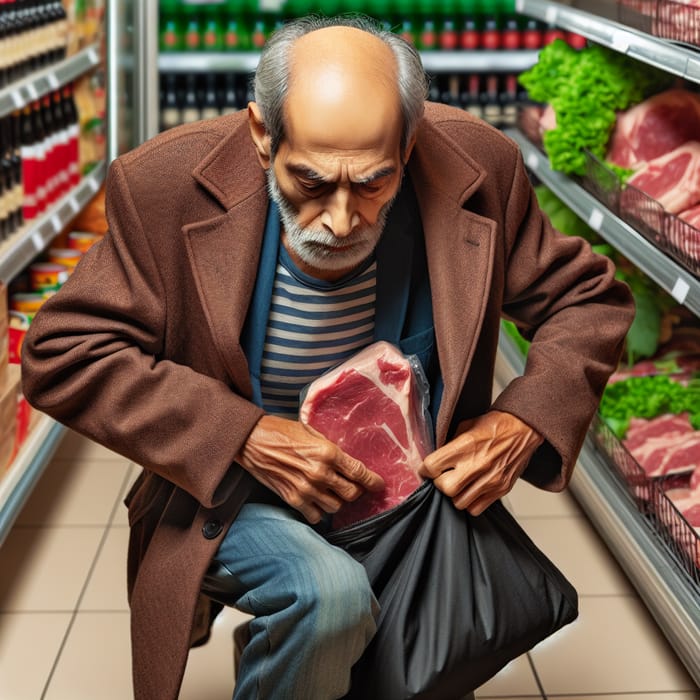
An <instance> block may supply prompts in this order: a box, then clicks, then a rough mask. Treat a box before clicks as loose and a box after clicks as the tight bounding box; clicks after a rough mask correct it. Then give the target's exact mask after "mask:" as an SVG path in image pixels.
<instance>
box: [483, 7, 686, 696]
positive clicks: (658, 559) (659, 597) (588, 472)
mask: <svg viewBox="0 0 700 700" xmlns="http://www.w3.org/2000/svg"><path fill="white" fill-rule="evenodd" d="M516 9H517V11H518V12H520V13H522V14H526V15H529V16H532V17H534V18H536V19H541V20H543V21H545V22H547V23H550V24H555V25H557V26H559V27H561V28H562V29H566V30H569V31H573V32H576V33H578V34H581V35H583V36H585V37H587V38H588V39H589V40H591V41H593V42H595V43H598V44H602V45H604V46H607V47H608V48H610V49H613V50H615V51H617V52H619V53H624V54H626V55H628V56H630V57H631V58H634V59H636V60H639V61H642V62H644V63H647V64H649V65H652V66H654V67H656V68H660V69H662V70H665V71H667V72H669V73H673V74H675V75H678V76H680V77H682V78H685V79H686V80H689V81H692V82H697V83H700V53H698V52H695V51H692V50H690V49H688V48H685V47H683V46H679V45H676V44H673V43H671V42H668V41H665V40H663V39H657V38H655V37H652V36H649V35H647V34H644V33H642V32H638V31H636V30H634V29H630V28H629V27H626V26H625V25H622V24H619V23H618V22H616V21H614V20H611V19H607V18H605V17H599V16H597V15H594V14H591V13H589V12H586V11H583V10H580V9H578V8H575V7H571V6H569V5H564V4H559V3H555V2H548V1H547V0H516ZM507 133H508V135H509V136H510V137H511V138H513V139H514V140H515V141H516V142H517V143H518V145H519V146H520V148H521V150H522V152H523V157H524V159H525V163H526V165H527V166H528V168H529V169H530V170H531V171H532V172H533V173H535V175H536V176H537V177H538V178H539V179H540V181H542V182H543V183H544V184H545V185H547V186H548V187H549V188H550V189H551V190H552V191H553V192H554V193H555V194H556V195H557V196H558V197H559V198H560V199H561V200H562V201H564V202H565V203H566V204H567V205H568V206H569V207H570V208H571V209H572V210H573V211H574V212H576V214H577V215H578V216H579V217H581V218H582V219H583V220H584V221H586V222H587V223H588V224H589V225H590V226H591V228H593V229H594V230H595V231H597V232H598V233H599V234H600V235H601V237H603V238H605V239H606V240H607V241H608V242H609V243H610V244H611V245H613V246H614V247H615V248H616V249H617V250H619V251H620V252H621V253H622V254H623V255H625V256H626V257H627V258H628V259H629V260H631V261H632V262H633V263H635V264H636V265H637V266H638V267H639V268H640V269H641V270H643V271H644V272H645V273H646V274H647V275H648V276H649V277H650V278H652V279H653V280H654V281H655V282H656V283H657V284H659V285H660V286H661V287H662V288H663V289H665V290H666V291H667V292H669V293H670V294H671V295H672V296H673V297H674V298H675V299H676V301H678V302H679V303H680V304H683V305H685V306H686V307H687V308H688V309H690V310H691V311H692V312H693V313H694V314H696V315H697V316H699V317H700V281H699V280H698V279H697V278H696V277H694V276H693V275H692V274H691V273H690V272H688V271H686V270H685V269H684V268H683V267H682V266H680V265H678V264H677V263H676V262H675V261H673V260H671V259H670V258H669V257H668V256H667V255H666V254H665V253H663V252H662V251H660V250H659V249H657V248H656V247H654V245H653V244H651V243H650V242H649V241H648V240H647V239H646V238H644V237H643V236H642V235H641V234H639V233H638V232H637V231H635V230H634V228H632V227H631V226H629V225H628V224H627V223H625V222H624V221H622V220H621V219H619V218H618V217H617V216H615V215H614V214H613V213H612V212H610V211H609V210H607V209H606V208H605V206H604V205H603V204H601V203H600V202H599V201H598V200H597V199H596V198H595V197H593V196H592V195H591V194H589V193H588V192H587V191H586V190H584V189H583V188H582V187H580V186H579V185H578V184H576V183H575V182H573V181H572V180H570V179H569V178H567V177H566V176H565V175H563V174H562V173H559V172H556V171H553V170H552V169H551V168H550V166H549V161H548V159H547V157H546V156H545V155H544V154H542V153H541V152H540V151H539V150H538V149H537V148H536V147H535V146H534V145H533V144H532V143H530V142H529V141H528V140H527V139H526V138H525V137H524V136H523V135H522V134H521V133H520V132H518V131H515V130H509V131H508V132H507ZM523 368H524V359H523V357H522V355H520V354H519V352H518V350H517V349H516V348H515V346H514V344H513V342H512V341H511V340H510V339H509V338H508V337H507V336H505V335H502V337H501V339H500V343H499V357H498V362H497V367H496V372H497V381H499V383H501V385H504V384H505V383H507V382H509V381H511V380H512V379H513V378H514V377H515V376H517V375H518V374H520V373H522V371H523ZM570 486H571V491H572V493H573V494H574V495H575V497H576V498H577V500H578V501H579V503H580V504H581V506H582V507H583V509H584V510H585V511H586V512H587V514H588V516H589V517H590V519H591V522H592V523H593V525H594V526H595V527H596V529H597V530H598V532H599V533H600V535H601V537H602V538H603V539H604V540H605V541H606V543H607V544H608V546H609V547H610V549H611V551H612V552H613V554H614V555H615V557H616V558H617V560H618V561H619V563H620V565H621V566H622V567H623V569H624V570H625V571H626V573H627V575H628V576H629V577H630V580H631V581H632V582H633V584H634V585H635V587H636V589H637V590H638V592H639V594H640V597H641V598H642V600H643V601H644V602H645V604H646V605H647V607H648V608H649V611H650V613H651V614H652V615H653V617H654V618H655V619H656V621H657V623H658V624H659V627H660V629H661V630H662V631H663V633H664V634H665V635H666V637H667V638H668V640H669V642H670V643H671V645H672V646H673V648H674V649H675V651H676V653H677V654H678V656H679V658H680V659H681V661H682V662H683V663H684V664H685V666H686V667H687V669H688V671H689V673H690V674H691V676H692V677H693V679H694V680H695V682H696V683H698V685H699V686H700V655H699V654H698V649H700V591H699V590H698V588H697V584H695V582H693V581H692V580H691V579H690V577H688V576H687V575H686V573H685V572H684V571H683V570H682V569H681V567H680V565H679V564H677V563H676V561H675V559H674V556H673V553H672V552H671V551H670V550H669V549H668V547H667V546H666V545H665V544H664V542H663V541H661V540H660V539H659V538H658V537H657V536H656V533H655V532H654V530H653V528H652V526H651V525H650V524H649V523H648V522H647V521H646V520H645V519H644V516H643V515H642V514H641V513H640V512H639V510H638V508H637V506H636V504H635V503H634V502H633V501H632V499H631V498H630V497H629V496H628V494H627V492H626V490H625V488H624V486H623V485H622V484H621V483H620V482H619V480H618V479H617V478H616V474H614V472H613V469H612V467H611V466H610V464H609V463H608V462H607V460H606V458H605V457H604V456H603V455H602V454H601V453H600V451H599V450H598V449H597V448H596V446H595V444H594V441H593V438H592V437H591V436H589V437H588V438H587V440H586V443H585V445H584V447H583V450H582V452H581V456H580V458H579V463H578V466H577V469H576V470H575V471H574V475H573V478H572V481H571V485H570Z"/></svg>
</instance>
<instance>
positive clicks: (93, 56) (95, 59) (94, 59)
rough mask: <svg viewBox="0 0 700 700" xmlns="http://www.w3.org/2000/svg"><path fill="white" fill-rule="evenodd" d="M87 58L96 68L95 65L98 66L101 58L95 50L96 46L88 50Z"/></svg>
mask: <svg viewBox="0 0 700 700" xmlns="http://www.w3.org/2000/svg"><path fill="white" fill-rule="evenodd" d="M87 57H88V60H89V61H90V63H91V64H92V65H93V66H94V65H97V64H98V63H99V62H100V57H99V55H98V54H97V49H95V47H94V46H91V47H90V48H89V49H88V50H87Z"/></svg>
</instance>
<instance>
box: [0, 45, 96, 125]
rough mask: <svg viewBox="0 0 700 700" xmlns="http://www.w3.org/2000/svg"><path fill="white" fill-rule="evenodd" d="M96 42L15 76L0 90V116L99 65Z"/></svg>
mask: <svg viewBox="0 0 700 700" xmlns="http://www.w3.org/2000/svg"><path fill="white" fill-rule="evenodd" d="M99 63H100V50H99V45H98V44H93V45H91V46H87V47H86V48H84V49H82V50H81V51H79V52H78V53H76V54H74V55H73V56H70V57H69V58H66V59H64V60H63V61H60V62H59V63H55V64H53V65H51V66H48V67H47V68H44V69H42V70H40V71H37V72H36V73H32V74H31V75H29V76H27V77H26V78H23V79H22V80H18V81H17V82H15V83H12V84H11V85H8V86H7V87H6V88H3V89H2V90H0V117H3V116H5V115H6V114H9V113H10V112H12V111H14V110H15V109H22V107H24V106H25V105H27V104H30V103H32V102H33V101H34V100H36V99H38V98H39V97H42V96H43V95H45V94H46V93H48V92H51V91H52V90H57V89H58V88H59V87H61V86H62V85H65V84H66V83H69V82H70V81H71V80H75V78H78V77H80V76H81V75H83V74H84V73H87V72H88V71H89V70H90V69H92V68H94V67H95V66H97V65H99Z"/></svg>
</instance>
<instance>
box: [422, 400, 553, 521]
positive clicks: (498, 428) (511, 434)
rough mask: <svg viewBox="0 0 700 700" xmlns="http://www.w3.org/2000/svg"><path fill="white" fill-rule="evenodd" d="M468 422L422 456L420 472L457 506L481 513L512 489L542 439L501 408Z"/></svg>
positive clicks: (474, 513)
mask: <svg viewBox="0 0 700 700" xmlns="http://www.w3.org/2000/svg"><path fill="white" fill-rule="evenodd" d="M466 424H467V426H468V427H467V429H466V430H465V431H464V432H462V433H460V434H459V435H458V436H457V437H455V438H454V439H453V440H451V441H450V442H448V443H447V444H445V445H443V446H442V447H441V448H439V449H437V450H435V452H433V453H431V454H429V455H428V456H427V457H426V458H425V460H424V462H423V466H422V467H421V469H420V475H421V476H423V477H426V478H428V479H432V480H433V483H434V484H435V486H436V487H437V488H438V489H439V490H440V491H442V492H443V493H444V494H445V495H446V496H449V497H450V498H451V499H452V502H453V503H454V504H455V507H456V508H459V509H460V510H468V511H469V512H470V513H471V514H472V515H479V514H480V513H483V511H485V510H486V509H487V508H488V507H489V506H490V505H491V504H492V503H493V502H494V501H496V500H498V499H499V498H501V497H502V496H505V495H506V494H507V493H508V492H509V491H510V490H511V489H512V488H513V486H514V484H515V482H516V481H517V480H518V478H519V477H520V475H521V474H522V473H523V471H525V467H526V466H527V464H528V462H529V461H530V458H531V457H532V455H533V454H534V452H535V450H536V449H537V448H538V447H539V446H540V445H541V444H542V443H543V442H544V440H543V438H542V437H541V436H540V435H539V434H538V433H537V432H535V431H534V430H533V429H532V428H531V427H530V426H529V425H527V424H526V423H523V421H521V420H520V419H519V418H516V417H515V416H514V415H512V414H510V413H504V412H502V411H489V412H488V413H486V414H484V415H483V416H479V417H478V418H474V419H472V420H470V421H468V422H467V423H466ZM460 427H464V423H463V424H462V425H461V426H460Z"/></svg>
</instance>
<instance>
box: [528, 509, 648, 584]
mask: <svg viewBox="0 0 700 700" xmlns="http://www.w3.org/2000/svg"><path fill="white" fill-rule="evenodd" d="M518 522H519V523H520V525H522V527H523V529H524V530H525V532H527V534H528V535H530V538H531V539H532V540H533V542H534V543H535V544H536V545H537V546H538V547H539V548H540V549H541V550H542V551H543V552H544V553H545V554H546V555H547V556H548V557H549V558H550V559H551V560H552V562H554V564H555V565H556V566H557V567H558V568H559V569H560V570H561V572H562V573H563V574H564V576H566V577H567V578H568V579H569V581H571V583H572V584H573V586H574V587H575V588H576V590H577V591H578V593H579V595H621V594H624V595H632V594H633V593H634V589H633V588H632V585H631V584H630V582H629V579H628V578H627V576H625V574H624V572H623V571H622V569H621V568H620V565H619V564H618V563H617V561H615V558H614V557H613V556H612V554H610V552H609V551H608V549H607V548H606V546H605V544H604V543H603V541H602V540H601V539H600V537H599V535H598V533H597V532H596V531H595V530H594V529H593V526H592V525H591V524H590V522H589V521H588V520H587V519H586V518H584V517H565V518H538V517H518Z"/></svg>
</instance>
